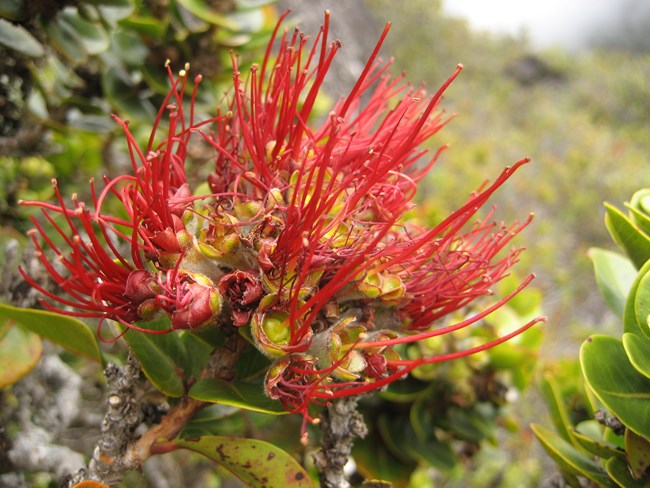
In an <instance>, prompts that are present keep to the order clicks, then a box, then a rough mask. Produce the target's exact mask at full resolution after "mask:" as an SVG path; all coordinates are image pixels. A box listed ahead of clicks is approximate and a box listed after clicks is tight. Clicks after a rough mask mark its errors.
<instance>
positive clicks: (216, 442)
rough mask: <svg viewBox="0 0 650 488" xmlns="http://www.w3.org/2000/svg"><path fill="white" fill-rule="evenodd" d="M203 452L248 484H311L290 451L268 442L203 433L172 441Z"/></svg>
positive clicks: (306, 487)
mask: <svg viewBox="0 0 650 488" xmlns="http://www.w3.org/2000/svg"><path fill="white" fill-rule="evenodd" d="M174 444H175V445H176V446H178V447H182V448H185V449H190V450H191V451H194V452H197V453H199V454H203V455H204V456H206V457H208V458H209V459H211V460H212V461H214V462H216V463H217V464H219V465H221V466H223V467H224V468H226V469H227V470H228V471H230V472H231V473H232V474H234V475H235V476H237V477H238V478H239V479H240V480H242V481H243V482H244V483H245V484H246V486H249V487H251V488H267V487H270V486H277V487H287V488H314V483H313V481H312V480H311V478H310V477H309V474H307V471H305V469H304V468H303V467H302V466H300V464H299V463H298V461H296V460H295V459H294V458H293V457H292V456H291V455H290V454H289V453H287V452H285V451H282V450H281V449H279V448H278V447H276V446H274V445H273V444H270V443H268V442H264V441H259V440H257V439H241V438H237V437H221V436H203V437H195V438H189V439H178V440H176V441H174Z"/></svg>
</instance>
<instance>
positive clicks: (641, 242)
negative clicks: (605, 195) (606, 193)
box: [605, 203, 650, 269]
mask: <svg viewBox="0 0 650 488" xmlns="http://www.w3.org/2000/svg"><path fill="white" fill-rule="evenodd" d="M605 208H606V210H607V214H606V215H605V226H606V227H607V230H609V233H610V234H611V236H612V238H613V239H614V241H615V242H616V244H618V245H619V246H620V247H621V248H622V249H623V250H624V251H625V252H626V253H627V255H628V256H630V259H631V260H632V262H633V263H634V265H635V266H636V267H637V269H640V268H641V267H643V265H644V264H645V263H646V261H647V260H648V259H649V258H650V237H648V236H647V235H645V234H644V233H643V231H641V229H639V228H638V227H637V226H636V225H635V224H634V223H633V222H632V221H631V220H630V219H628V218H627V217H626V216H625V214H623V212H621V211H620V210H618V209H617V208H616V207H613V206H612V205H610V204H608V203H606V204H605Z"/></svg>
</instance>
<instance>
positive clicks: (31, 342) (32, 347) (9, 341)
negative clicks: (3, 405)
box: [0, 320, 43, 388]
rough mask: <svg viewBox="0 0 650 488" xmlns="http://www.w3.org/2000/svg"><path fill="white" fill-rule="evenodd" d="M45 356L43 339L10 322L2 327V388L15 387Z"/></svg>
mask: <svg viewBox="0 0 650 488" xmlns="http://www.w3.org/2000/svg"><path fill="white" fill-rule="evenodd" d="M42 354H43V342H42V341H41V338H40V337H39V336H38V335H36V334H34V333H33V332H30V331H29V330H26V329H25V328H23V327H21V326H19V325H14V324H13V322H12V321H10V320H8V321H6V322H4V323H3V324H1V325H0V388H4V387H5V386H9V385H13V384H14V383H15V382H17V381H18V380H19V379H21V378H22V377H23V376H25V375H26V374H27V373H29V372H30V371H31V370H32V369H34V366H36V364H38V361H39V360H40V359H41V355H42Z"/></svg>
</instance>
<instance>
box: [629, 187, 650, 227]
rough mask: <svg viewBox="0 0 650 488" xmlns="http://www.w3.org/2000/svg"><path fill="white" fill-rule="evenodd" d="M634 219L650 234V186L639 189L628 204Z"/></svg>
mask: <svg viewBox="0 0 650 488" xmlns="http://www.w3.org/2000/svg"><path fill="white" fill-rule="evenodd" d="M626 207H627V208H628V210H629V211H630V217H631V218H632V221H633V222H634V223H635V224H636V225H637V226H638V227H639V228H640V229H641V230H642V231H643V232H645V233H646V234H650V188H644V189H643V190H639V191H637V192H636V193H634V195H632V198H631V199H630V203H629V204H627V205H626Z"/></svg>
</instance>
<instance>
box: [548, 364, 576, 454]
mask: <svg viewBox="0 0 650 488" xmlns="http://www.w3.org/2000/svg"><path fill="white" fill-rule="evenodd" d="M540 386H541V390H542V394H543V395H544V398H545V400H546V406H547V407H548V409H549V413H550V415H551V420H552V421H553V425H554V426H555V430H557V431H558V433H559V434H560V436H562V438H563V439H564V440H565V441H567V442H570V443H571V444H574V445H577V441H576V439H575V437H574V428H573V424H572V423H571V418H570V416H569V412H568V410H567V406H566V403H567V402H566V401H565V398H564V397H563V396H562V393H561V388H560V385H559V384H558V382H557V380H556V378H555V376H554V375H553V374H550V373H546V374H544V375H543V376H542V381H541V384H540Z"/></svg>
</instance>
